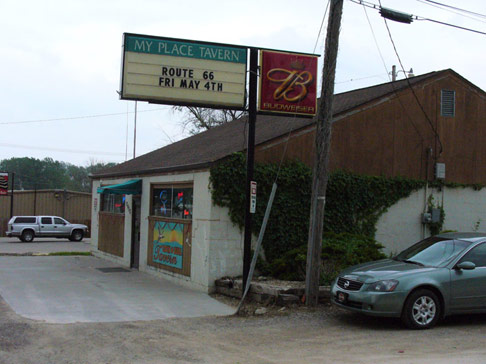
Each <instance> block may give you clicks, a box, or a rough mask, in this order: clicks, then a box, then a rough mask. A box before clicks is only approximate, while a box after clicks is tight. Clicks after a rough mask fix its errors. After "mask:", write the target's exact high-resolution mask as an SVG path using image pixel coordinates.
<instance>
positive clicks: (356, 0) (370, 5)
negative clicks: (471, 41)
mask: <svg viewBox="0 0 486 364" xmlns="http://www.w3.org/2000/svg"><path fill="white" fill-rule="evenodd" d="M349 1H351V2H353V3H355V4H359V5H363V6H366V7H368V8H371V9H374V10H382V9H386V8H383V7H382V6H381V5H378V4H373V3H370V2H368V1H364V0H349ZM387 10H390V9H387ZM409 16H410V19H411V20H412V19H413V20H422V21H423V20H425V21H430V22H432V23H437V24H441V25H445V26H449V27H452V28H456V29H460V30H466V31H468V32H473V33H477V34H482V35H486V32H482V31H480V30H476V29H472V28H466V27H461V26H459V25H456V24H452V23H446V22H443V21H440V20H435V19H431V18H427V17H424V16H420V15H413V14H410V15H409Z"/></svg>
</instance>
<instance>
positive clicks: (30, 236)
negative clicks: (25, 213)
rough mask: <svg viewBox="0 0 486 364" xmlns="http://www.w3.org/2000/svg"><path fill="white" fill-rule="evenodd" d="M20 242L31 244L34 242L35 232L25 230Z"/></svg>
mask: <svg viewBox="0 0 486 364" xmlns="http://www.w3.org/2000/svg"><path fill="white" fill-rule="evenodd" d="M20 240H22V241H23V242H26V243H30V242H31V241H33V240H34V232H33V231H32V230H24V232H23V233H22V236H21V237H20Z"/></svg>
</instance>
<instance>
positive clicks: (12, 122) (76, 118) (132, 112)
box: [0, 108, 167, 125]
mask: <svg viewBox="0 0 486 364" xmlns="http://www.w3.org/2000/svg"><path fill="white" fill-rule="evenodd" d="M166 109H167V108H158V109H150V110H138V111H137V112H138V113H141V112H153V111H160V110H166ZM134 113H135V112H134V111H130V112H118V113H111V114H96V115H85V116H72V117H64V118H56V119H40V120H23V121H5V122H0V125H15V124H31V123H45V122H50V121H64V120H79V119H92V118H104V117H108V116H119V115H126V114H134Z"/></svg>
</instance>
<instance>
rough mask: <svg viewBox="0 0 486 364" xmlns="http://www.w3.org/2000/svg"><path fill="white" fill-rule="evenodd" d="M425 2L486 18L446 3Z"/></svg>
mask: <svg viewBox="0 0 486 364" xmlns="http://www.w3.org/2000/svg"><path fill="white" fill-rule="evenodd" d="M425 1H426V2H428V3H432V4H436V5H440V6H444V7H446V8H451V9H454V10H458V11H462V12H464V13H468V14H471V15H476V16H479V17H481V18H486V15H485V14H481V13H476V12H474V11H470V10H466V9H462V8H457V7H455V6H452V5H447V4H444V3H440V2H438V1H432V0H425Z"/></svg>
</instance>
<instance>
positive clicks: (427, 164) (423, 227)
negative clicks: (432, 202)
mask: <svg viewBox="0 0 486 364" xmlns="http://www.w3.org/2000/svg"><path fill="white" fill-rule="evenodd" d="M431 155H432V148H430V147H428V148H427V149H426V150H425V193H424V214H425V213H427V207H428V206H427V195H428V194H429V159H430V156H431ZM425 229H426V226H425V223H423V222H422V239H425Z"/></svg>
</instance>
